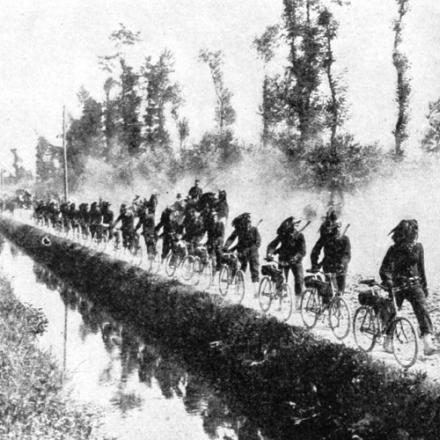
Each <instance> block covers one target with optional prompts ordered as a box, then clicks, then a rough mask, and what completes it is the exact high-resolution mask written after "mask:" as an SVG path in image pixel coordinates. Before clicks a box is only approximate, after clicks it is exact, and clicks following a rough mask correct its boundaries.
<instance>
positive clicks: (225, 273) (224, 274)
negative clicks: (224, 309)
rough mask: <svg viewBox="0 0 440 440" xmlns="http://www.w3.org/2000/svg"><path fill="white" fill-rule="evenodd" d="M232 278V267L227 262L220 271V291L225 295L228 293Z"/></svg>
mask: <svg viewBox="0 0 440 440" xmlns="http://www.w3.org/2000/svg"><path fill="white" fill-rule="evenodd" d="M230 280H231V274H230V269H229V267H228V266H226V265H225V264H224V265H223V266H222V268H221V269H220V272H219V273H218V291H219V293H220V295H221V296H223V297H225V296H226V295H227V294H228V289H229V282H230Z"/></svg>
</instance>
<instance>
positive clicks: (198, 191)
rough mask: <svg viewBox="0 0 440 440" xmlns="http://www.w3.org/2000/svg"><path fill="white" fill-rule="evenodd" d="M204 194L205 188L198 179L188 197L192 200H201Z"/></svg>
mask: <svg viewBox="0 0 440 440" xmlns="http://www.w3.org/2000/svg"><path fill="white" fill-rule="evenodd" d="M202 194H203V190H202V188H200V186H198V181H197V180H196V183H195V185H194V186H193V187H192V188H191V189H190V190H189V192H188V197H189V198H190V199H192V200H199V199H200V197H201V195H202Z"/></svg>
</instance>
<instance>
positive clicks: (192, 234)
mask: <svg viewBox="0 0 440 440" xmlns="http://www.w3.org/2000/svg"><path fill="white" fill-rule="evenodd" d="M183 230H184V235H183V239H184V240H185V241H186V242H187V243H188V250H189V253H190V254H193V253H194V251H195V249H196V248H197V246H198V245H199V244H200V242H201V241H202V239H203V236H204V235H205V226H204V224H203V220H202V218H201V216H200V215H197V214H196V210H195V209H194V208H190V209H189V210H188V214H187V215H186V216H185V219H184V221H183Z"/></svg>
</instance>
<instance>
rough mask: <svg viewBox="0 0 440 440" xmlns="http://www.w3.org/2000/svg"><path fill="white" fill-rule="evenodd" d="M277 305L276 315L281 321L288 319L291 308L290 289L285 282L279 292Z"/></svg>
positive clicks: (291, 297)
mask: <svg viewBox="0 0 440 440" xmlns="http://www.w3.org/2000/svg"><path fill="white" fill-rule="evenodd" d="M278 300H279V306H278V313H277V316H278V318H279V319H280V321H282V322H286V321H288V320H289V318H290V316H291V315H292V309H293V296H292V290H291V289H290V286H289V285H288V284H287V283H284V284H283V286H282V288H281V292H279V298H278Z"/></svg>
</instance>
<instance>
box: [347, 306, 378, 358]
mask: <svg viewBox="0 0 440 440" xmlns="http://www.w3.org/2000/svg"><path fill="white" fill-rule="evenodd" d="M379 331H380V329H379V323H378V322H377V318H376V315H375V313H374V310H373V309H372V308H371V307H367V306H360V307H359V308H358V309H357V310H356V312H355V313H354V318H353V336H354V342H355V343H356V345H357V346H358V347H359V348H360V349H361V350H362V351H364V352H365V353H368V352H369V351H371V350H372V349H373V348H374V345H375V344H376V340H377V336H378V335H379Z"/></svg>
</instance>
